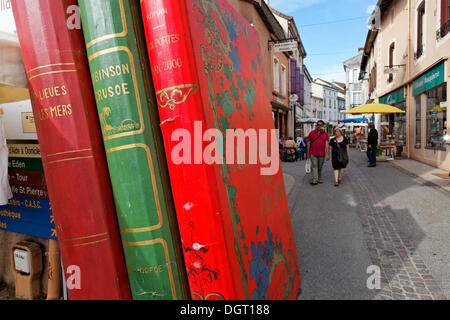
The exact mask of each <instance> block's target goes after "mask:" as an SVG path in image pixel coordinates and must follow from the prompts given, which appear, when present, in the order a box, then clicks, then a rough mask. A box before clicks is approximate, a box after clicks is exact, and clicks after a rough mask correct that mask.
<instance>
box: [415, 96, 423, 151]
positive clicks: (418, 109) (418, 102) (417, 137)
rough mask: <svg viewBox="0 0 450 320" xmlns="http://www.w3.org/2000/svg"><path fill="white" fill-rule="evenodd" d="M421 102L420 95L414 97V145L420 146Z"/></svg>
mask: <svg viewBox="0 0 450 320" xmlns="http://www.w3.org/2000/svg"><path fill="white" fill-rule="evenodd" d="M421 112H422V103H421V96H417V97H416V124H415V125H416V133H415V140H416V142H415V146H416V148H420V147H421V146H422V113H421Z"/></svg>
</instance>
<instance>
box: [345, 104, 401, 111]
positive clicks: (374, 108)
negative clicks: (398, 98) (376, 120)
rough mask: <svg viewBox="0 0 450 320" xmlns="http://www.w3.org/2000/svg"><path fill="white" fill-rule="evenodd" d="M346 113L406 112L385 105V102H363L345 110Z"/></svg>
mask: <svg viewBox="0 0 450 320" xmlns="http://www.w3.org/2000/svg"><path fill="white" fill-rule="evenodd" d="M346 113H347V114H369V113H372V114H373V113H376V114H387V113H406V112H405V111H403V110H401V109H399V108H396V107H393V106H390V105H387V104H381V103H371V104H364V105H361V106H358V107H355V108H353V109H351V110H350V111H347V112H346Z"/></svg>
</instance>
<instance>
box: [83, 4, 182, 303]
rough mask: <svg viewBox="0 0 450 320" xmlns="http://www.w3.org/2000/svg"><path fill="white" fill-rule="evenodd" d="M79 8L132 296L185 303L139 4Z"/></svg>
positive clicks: (179, 251)
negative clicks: (182, 301) (175, 300)
mask: <svg viewBox="0 0 450 320" xmlns="http://www.w3.org/2000/svg"><path fill="white" fill-rule="evenodd" d="M79 5H80V12H81V19H82V24H83V31H84V36H85V42H86V47H87V51H88V57H89V67H90V70H91V77H92V83H93V86H94V91H95V98H96V102H97V109H98V113H99V116H100V122H101V128H102V133H103V138H104V141H105V148H106V154H107V159H108V166H109V172H110V176H111V181H112V186H113V191H114V198H115V202H116V207H117V215H118V220H119V226H120V230H121V236H122V243H123V248H124V252H125V260H126V264H127V269H128V276H129V279H130V286H131V290H132V293H133V298H134V299H136V300H138V299H139V300H144V299H161V300H169V299H186V298H188V297H189V295H188V293H187V292H188V289H187V280H186V279H187V278H186V274H185V271H184V270H185V268H184V264H183V259H182V252H181V242H180V240H179V232H178V226H177V224H176V219H175V215H174V207H173V200H172V198H171V191H170V182H169V179H168V174H167V168H166V160H165V159H164V152H163V144H162V137H161V133H160V130H159V120H158V116H157V113H156V111H157V107H156V103H155V97H154V89H153V84H152V82H151V79H150V78H149V75H150V74H151V72H150V70H149V63H148V60H147V58H146V51H145V36H144V33H143V29H142V21H141V18H140V17H141V13H140V9H139V3H138V2H136V1H131V0H130V1H129V0H80V1H79Z"/></svg>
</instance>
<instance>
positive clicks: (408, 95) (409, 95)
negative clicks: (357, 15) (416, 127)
mask: <svg viewBox="0 0 450 320" xmlns="http://www.w3.org/2000/svg"><path fill="white" fill-rule="evenodd" d="M411 18H412V16H411V0H408V84H407V90H406V99H407V100H408V104H407V106H406V107H407V110H408V111H409V112H407V113H406V121H407V123H408V125H407V127H406V128H407V130H408V131H409V133H407V135H406V136H407V137H408V159H411V148H412V146H413V141H412V139H411V113H412V112H411V110H412V109H411V108H410V105H411V102H413V103H414V99H413V96H412V90H411V88H412V85H410V83H409V80H410V79H411V57H412V54H411ZM414 106H415V104H414ZM413 111H414V114H415V110H413Z"/></svg>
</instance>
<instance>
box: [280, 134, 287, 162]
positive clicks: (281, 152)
mask: <svg viewBox="0 0 450 320" xmlns="http://www.w3.org/2000/svg"><path fill="white" fill-rule="evenodd" d="M285 141H286V138H285V137H284V136H282V137H281V138H280V141H279V150H280V159H281V161H284V159H285V154H284V142H285Z"/></svg>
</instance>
